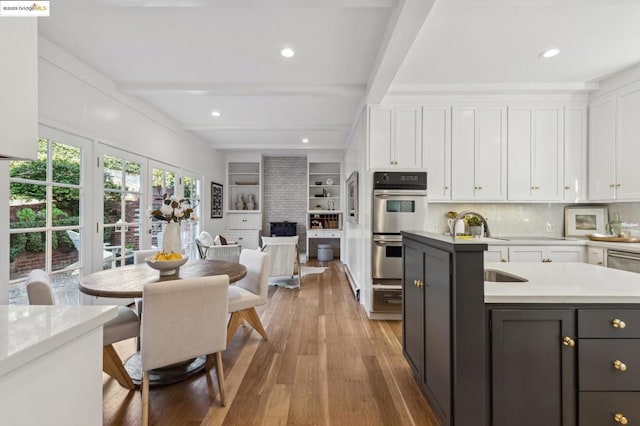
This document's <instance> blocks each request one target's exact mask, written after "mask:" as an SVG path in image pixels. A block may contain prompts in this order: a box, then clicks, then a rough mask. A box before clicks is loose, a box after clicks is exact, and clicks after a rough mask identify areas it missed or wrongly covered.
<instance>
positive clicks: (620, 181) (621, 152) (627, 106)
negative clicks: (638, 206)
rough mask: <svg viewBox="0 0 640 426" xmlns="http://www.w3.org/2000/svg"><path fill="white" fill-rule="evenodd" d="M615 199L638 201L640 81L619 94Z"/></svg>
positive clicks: (639, 197)
mask: <svg viewBox="0 0 640 426" xmlns="http://www.w3.org/2000/svg"><path fill="white" fill-rule="evenodd" d="M617 136H618V137H617V139H616V182H615V185H616V186H615V189H616V199H617V200H629V201H631V200H633V201H638V200H640V82H636V83H634V84H631V85H628V86H625V87H624V88H622V89H620V90H619V91H618V133H617Z"/></svg>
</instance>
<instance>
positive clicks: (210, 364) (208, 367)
mask: <svg viewBox="0 0 640 426" xmlns="http://www.w3.org/2000/svg"><path fill="white" fill-rule="evenodd" d="M211 367H213V354H208V355H207V359H206V361H205V364H204V369H205V371H207V372H209V371H211Z"/></svg>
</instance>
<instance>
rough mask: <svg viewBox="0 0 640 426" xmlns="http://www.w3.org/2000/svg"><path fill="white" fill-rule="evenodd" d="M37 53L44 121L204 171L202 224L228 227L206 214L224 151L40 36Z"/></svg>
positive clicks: (215, 228)
mask: <svg viewBox="0 0 640 426" xmlns="http://www.w3.org/2000/svg"><path fill="white" fill-rule="evenodd" d="M38 56H39V61H38V65H39V69H38V73H39V120H40V122H41V123H43V124H47V125H50V126H52V127H58V128H60V129H61V130H65V131H70V132H73V133H77V134H78V135H79V136H83V137H85V138H89V139H95V140H97V141H99V142H102V143H105V144H107V145H111V146H113V147H115V148H118V149H122V150H125V151H129V152H132V153H135V154H139V155H143V156H145V157H149V158H152V159H154V160H157V161H160V162H164V163H167V164H170V165H172V166H176V167H179V168H182V169H185V170H188V171H191V172H195V173H196V174H200V175H202V178H203V196H204V199H203V200H202V205H203V216H204V217H203V223H202V226H203V227H204V229H207V230H213V231H215V232H217V231H218V230H222V229H223V228H224V222H223V220H222V219H215V220H213V219H210V218H209V216H210V215H209V214H208V213H209V206H210V200H209V196H210V191H209V182H210V181H211V180H213V181H216V182H223V181H224V175H225V170H224V169H225V163H224V156H223V155H222V154H221V153H219V152H218V151H216V150H214V149H213V148H211V147H209V146H208V145H207V144H206V142H204V141H202V140H201V139H199V138H197V137H196V136H194V135H192V134H190V133H187V132H185V131H183V130H182V129H181V128H180V126H179V124H178V123H176V122H174V121H173V120H171V119H170V118H168V117H167V116H165V115H164V114H163V113H161V112H159V111H157V110H155V109H154V108H153V107H151V106H149V105H148V104H145V103H143V102H141V101H139V100H138V99H136V98H133V97H131V96H127V95H123V94H122V93H120V92H118V91H117V90H116V88H115V84H114V83H113V82H112V81H110V80H108V79H107V78H106V77H104V76H102V75H100V74H99V73H97V72H96V71H94V70H92V69H91V68H89V67H88V66H87V65H85V64H83V63H81V62H80V61H78V60H77V59H75V58H74V57H72V56H70V55H69V54H67V53H66V52H65V51H63V50H62V49H60V48H59V47H57V46H56V45H54V44H53V43H51V42H49V41H48V40H47V39H45V38H42V37H41V38H40V40H39V47H38Z"/></svg>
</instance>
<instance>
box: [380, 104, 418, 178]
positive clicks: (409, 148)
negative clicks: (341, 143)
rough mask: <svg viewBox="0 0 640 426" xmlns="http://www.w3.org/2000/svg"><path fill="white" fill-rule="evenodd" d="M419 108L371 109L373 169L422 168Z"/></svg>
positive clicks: (386, 107)
mask: <svg viewBox="0 0 640 426" xmlns="http://www.w3.org/2000/svg"><path fill="white" fill-rule="evenodd" d="M421 118H422V117H421V108H420V107H419V106H397V107H394V106H371V107H370V108H369V167H370V168H371V169H389V168H395V167H397V168H403V169H417V168H421V167H422V161H421V160H422V133H421V130H422V123H421Z"/></svg>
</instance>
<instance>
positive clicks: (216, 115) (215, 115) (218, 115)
mask: <svg viewBox="0 0 640 426" xmlns="http://www.w3.org/2000/svg"><path fill="white" fill-rule="evenodd" d="M211 115H213V116H214V117H220V115H221V114H220V111H213V112H212V113H211Z"/></svg>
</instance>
